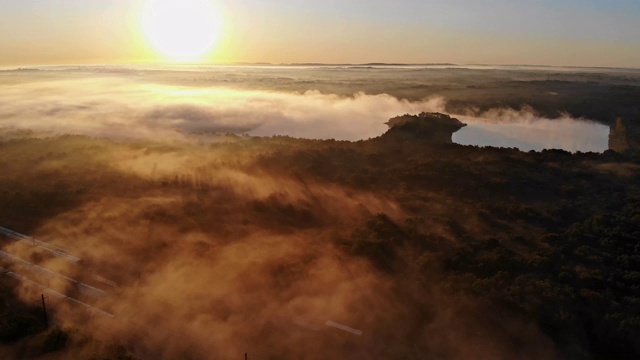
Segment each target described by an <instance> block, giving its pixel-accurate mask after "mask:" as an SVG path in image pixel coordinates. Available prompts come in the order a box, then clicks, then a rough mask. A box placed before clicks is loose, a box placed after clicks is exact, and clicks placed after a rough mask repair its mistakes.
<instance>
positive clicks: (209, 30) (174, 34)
mask: <svg viewBox="0 0 640 360" xmlns="http://www.w3.org/2000/svg"><path fill="white" fill-rule="evenodd" d="M142 28H143V30H144V33H145V35H146V37H147V39H148V40H149V43H150V44H151V45H152V46H153V48H155V49H156V50H157V51H158V52H159V53H161V54H162V55H163V56H165V57H166V58H169V59H171V60H174V61H198V60H201V59H202V57H203V56H204V55H206V54H207V53H208V52H210V51H211V50H212V49H213V48H214V46H215V45H216V43H217V41H218V39H219V37H220V35H221V32H222V19H221V17H220V14H219V12H218V11H217V10H216V8H215V6H214V5H213V3H212V2H211V0H147V3H146V5H145V7H144V10H143V16H142Z"/></svg>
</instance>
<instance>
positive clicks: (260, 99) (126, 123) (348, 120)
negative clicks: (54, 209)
mask: <svg viewBox="0 0 640 360" xmlns="http://www.w3.org/2000/svg"><path fill="white" fill-rule="evenodd" d="M442 105H443V102H442V100H441V99H430V100H424V101H417V102H410V101H407V100H399V99H397V98H395V97H393V96H390V95H386V94H382V95H367V94H364V93H356V94H354V95H353V96H350V97H345V96H338V95H333V94H322V93H320V92H318V91H307V92H304V93H284V92H271V91H258V90H237V89H231V88H224V87H206V88H199V87H186V86H172V85H158V84H155V85H152V84H144V83H140V82H138V81H135V80H131V79H127V78H122V77H112V78H105V77H96V78H81V79H55V80H53V81H36V82H29V83H22V84H18V85H9V86H4V87H3V96H2V97H1V98H0V127H4V128H11V129H30V130H34V131H44V132H54V133H77V134H86V135H91V136H105V137H116V138H117V137H129V138H130V137H148V136H155V137H157V136H160V137H171V136H177V134H178V133H193V132H196V133H198V132H223V133H224V132H231V133H248V134H251V135H258V136H271V135H290V136H295V137H304V138H320V139H330V138H334V139H337V140H360V139H367V138H370V137H375V136H379V135H381V134H382V133H383V132H384V131H385V130H386V125H384V122H385V121H386V120H388V119H389V118H390V117H393V116H396V115H398V114H404V113H416V112H421V111H438V110H441V109H442Z"/></svg>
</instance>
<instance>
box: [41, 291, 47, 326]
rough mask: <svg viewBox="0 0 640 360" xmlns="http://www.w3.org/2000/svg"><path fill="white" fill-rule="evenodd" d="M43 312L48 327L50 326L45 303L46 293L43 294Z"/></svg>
mask: <svg viewBox="0 0 640 360" xmlns="http://www.w3.org/2000/svg"><path fill="white" fill-rule="evenodd" d="M42 312H43V314H44V324H45V326H46V327H47V329H48V328H49V318H48V317H47V307H46V305H45V304H44V294H42Z"/></svg>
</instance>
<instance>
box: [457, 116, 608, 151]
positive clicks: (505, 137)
mask: <svg viewBox="0 0 640 360" xmlns="http://www.w3.org/2000/svg"><path fill="white" fill-rule="evenodd" d="M456 117H457V118H458V119H460V120H461V121H462V122H464V123H466V124H467V126H466V127H464V128H462V129H461V130H459V131H458V132H456V133H454V134H453V142H455V143H457V144H461V145H477V146H495V147H515V148H518V149H520V150H522V151H529V150H536V151H540V150H543V149H563V150H566V151H571V152H577V151H581V152H589V151H593V152H603V151H605V150H607V149H608V148H609V127H608V126H606V125H602V124H599V123H596V122H592V121H588V120H577V119H571V118H561V119H527V120H522V121H518V120H509V121H505V122H500V121H489V120H486V119H479V118H473V117H465V116H456Z"/></svg>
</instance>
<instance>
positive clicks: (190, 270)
mask: <svg viewBox="0 0 640 360" xmlns="http://www.w3.org/2000/svg"><path fill="white" fill-rule="evenodd" d="M0 89H1V94H2V95H1V96H0V169H1V172H0V275H2V276H1V277H0V315H1V316H0V357H2V358H24V359H54V358H77V359H203V358H210V359H242V358H244V355H245V354H247V355H248V358H249V359H416V358H417V359H461V360H462V359H505V360H506V359H541V358H542V359H612V358H615V359H636V358H638V356H640V341H639V340H638V339H640V317H639V316H638V314H640V288H639V287H638V280H640V273H639V272H638V269H639V268H640V245H639V244H638V240H639V239H640V221H639V219H640V192H639V191H640V188H639V185H640V171H639V170H640V153H638V147H637V144H638V140H637V139H638V138H637V137H636V134H637V133H636V132H635V131H636V130H635V129H637V127H638V121H640V108H639V107H638V102H637V99H638V98H640V71H638V70H634V69H603V68H551V67H484V66H475V67H473V66H468V67H462V66H454V65H441V66H380V65H362V66H360V65H358V66H346V65H345V66H218V67H216V66H152V65H145V66H142V65H139V66H80V67H75V66H68V67H40V68H30V69H10V70H3V71H0ZM421 113H422V114H421ZM405 114H421V115H419V116H409V115H407V116H406V117H402V115H405ZM441 114H449V115H451V116H452V118H449V117H448V116H446V115H441ZM397 116H400V118H396V117H397ZM393 118H395V121H393V120H392V121H390V119H393ZM453 118H457V119H459V120H460V123H459V122H456V120H453ZM387 122H388V124H385V123H387ZM464 124H466V125H467V126H463V125H464ZM576 124H577V125H576ZM585 124H586V125H585ZM507 125H511V126H517V127H518V128H520V129H521V130H522V131H523V134H524V135H522V136H521V137H520V138H518V140H517V141H515V142H513V143H509V144H510V145H508V146H505V147H496V146H474V145H462V144H457V143H455V141H456V139H458V138H457V136H459V134H462V133H463V131H467V130H469V129H471V130H472V132H471V135H472V137H473V136H475V138H479V137H480V136H481V135H482V134H483V133H482V132H481V131H485V132H491V131H493V129H496V128H494V127H492V126H495V127H500V126H507ZM474 129H475V130H474ZM558 129H560V130H558ZM473 131H475V132H473ZM508 131H511V130H508ZM508 131H507V132H502V133H499V135H497V136H496V137H495V138H494V141H495V139H501V138H504V137H506V136H508V135H509V134H510V133H509V132H508ZM554 131H563V132H560V133H559V134H560V135H557V134H558V133H554ZM535 132H540V133H541V135H540V139H542V140H539V141H538V142H536V143H535V144H530V146H531V147H530V148H527V144H525V143H524V141H525V140H523V139H526V136H530V137H533V135H532V134H534V133H535ZM484 134H485V135H486V133H484ZM516 135H517V134H516ZM516 135H513V136H516ZM554 136H555V138H554ZM452 139H453V140H454V141H452ZM549 139H552V140H553V141H552V140H549ZM531 141H533V140H531ZM594 143H595V144H597V145H596V146H594V147H592V148H591V147H589V148H585V147H583V146H585V144H586V145H593V144H594ZM512 144H518V145H522V148H521V150H525V151H521V150H519V149H516V148H515V145H512ZM558 144H560V145H562V148H563V149H565V150H560V149H557V147H558V146H556V145H558ZM529 149H536V150H538V151H528V150H529ZM585 149H587V150H585ZM591 150H593V151H591ZM42 295H44V296H46V299H45V300H44V301H45V302H46V304H47V311H48V317H49V318H48V322H49V324H48V325H49V326H48V327H47V326H46V324H45V323H44V322H43V317H42V314H43V311H42V310H43V309H42V307H41V296H42Z"/></svg>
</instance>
